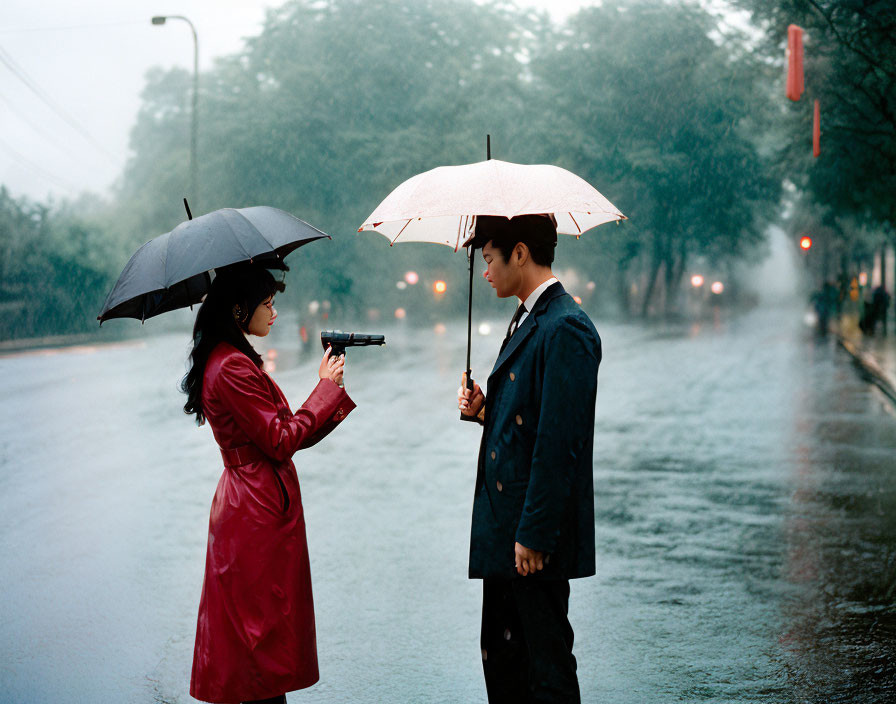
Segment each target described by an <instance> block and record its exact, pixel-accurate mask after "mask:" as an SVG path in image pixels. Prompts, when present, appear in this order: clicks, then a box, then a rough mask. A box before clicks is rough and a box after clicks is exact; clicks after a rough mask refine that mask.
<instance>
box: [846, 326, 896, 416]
mask: <svg viewBox="0 0 896 704" xmlns="http://www.w3.org/2000/svg"><path fill="white" fill-rule="evenodd" d="M837 342H838V343H840V346H841V347H842V348H843V349H845V350H846V351H847V352H848V353H849V355H850V356H851V357H852V360H853V362H854V363H855V365H856V366H857V367H859V369H861V370H862V372H863V375H864V376H865V377H867V378H868V380H869V381H870V382H871V383H873V384H874V385H875V386H877V387H878V388H879V389H880V390H881V391H883V392H884V394H886V396H887V397H888V398H889V399H890V401H891V402H892V403H893V404H894V405H896V379H894V378H893V377H892V376H891V375H890V374H889V373H888V372H887V371H885V370H884V369H883V368H882V367H881V366H880V365H879V364H878V363H877V360H876V359H875V358H874V355H872V354H870V353H868V352H866V351H865V350H863V349H862V348H861V346H860V345H857V344H855V343H854V342H852V341H850V340H848V339H847V338H846V337H844V336H843V335H841V334H839V333H837Z"/></svg>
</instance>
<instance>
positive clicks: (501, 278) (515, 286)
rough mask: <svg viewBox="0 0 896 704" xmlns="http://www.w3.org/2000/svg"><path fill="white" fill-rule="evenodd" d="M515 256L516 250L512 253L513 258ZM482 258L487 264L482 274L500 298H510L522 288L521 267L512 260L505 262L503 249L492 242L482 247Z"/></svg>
mask: <svg viewBox="0 0 896 704" xmlns="http://www.w3.org/2000/svg"><path fill="white" fill-rule="evenodd" d="M514 257H516V250H514V251H513V252H511V254H510V258H511V260H513V259H514ZM482 258H483V259H484V260H485V263H486V265H487V268H486V270H485V271H484V272H483V273H482V275H483V276H484V277H485V280H486V281H488V282H489V283H490V284H491V285H492V288H493V289H495V293H497V294H498V298H508V297H510V296H513V295H515V294H516V292H517V291H518V290H519V288H520V284H521V280H522V272H521V270H520V267H518V266H514V265H513V262H512V261H511V262H510V263H508V262H505V261H504V256H503V255H502V254H501V250H500V249H498V248H497V247H492V243H491V242H489V243H488V244H486V245H485V246H484V247H483V248H482Z"/></svg>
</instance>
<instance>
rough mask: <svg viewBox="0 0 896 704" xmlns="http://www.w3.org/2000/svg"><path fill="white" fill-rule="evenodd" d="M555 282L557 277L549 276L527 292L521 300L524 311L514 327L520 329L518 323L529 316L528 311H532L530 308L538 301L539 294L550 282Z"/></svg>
mask: <svg viewBox="0 0 896 704" xmlns="http://www.w3.org/2000/svg"><path fill="white" fill-rule="evenodd" d="M555 283H557V277H556V276H552V277H551V278H549V279H548V280H547V281H545V282H544V283H542V284H539V285H538V286H537V287H536V288H535V290H534V291H533V292H532V293H530V294H529V297H528V298H527V299H526V300H525V301H523V305H525V306H526V312H525V313H523V314H522V315H521V316H520V320H519V322H518V323H517V324H516V329H517V330H519V329H520V325H522V324H523V321H524V320H525V319H526V318H528V317H529V313H530V312H531V311H532V309H533V308H534V307H535V304H536V303H538V299H539V298H541V294H543V293H544V292H545V291H546V290H547V288H548V287H549V286H550V285H551V284H555Z"/></svg>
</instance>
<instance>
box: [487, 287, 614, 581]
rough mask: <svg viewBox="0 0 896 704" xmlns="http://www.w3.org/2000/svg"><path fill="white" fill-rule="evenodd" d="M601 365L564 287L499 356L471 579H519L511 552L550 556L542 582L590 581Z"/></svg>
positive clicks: (548, 293) (547, 294) (590, 333)
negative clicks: (522, 549)
mask: <svg viewBox="0 0 896 704" xmlns="http://www.w3.org/2000/svg"><path fill="white" fill-rule="evenodd" d="M600 360H601V342H600V337H599V336H598V334H597V330H595V328H594V325H593V324H592V323H591V320H590V319H589V318H588V316H587V315H586V314H585V312H584V311H583V310H582V309H581V308H580V307H579V306H578V304H576V302H575V301H574V300H573V299H572V297H571V296H570V295H569V294H568V293H566V291H565V290H564V289H563V286H562V285H561V284H560V283H559V282H558V283H555V284H553V285H551V286H550V287H548V288H547V289H546V290H545V291H544V293H542V295H541V296H540V297H539V298H538V300H537V302H536V303H535V306H534V308H533V310H532V311H531V313H530V314H529V315H528V316H527V317H526V319H525V320H524V321H523V322H522V324H521V325H520V326H519V328H518V329H517V331H516V332H515V333H514V335H513V336H512V337H511V338H510V341H509V342H508V343H507V345H506V347H505V348H504V349H503V350H502V351H501V354H500V355H499V356H498V359H497V361H496V362H495V366H494V369H492V373H491V375H490V376H489V378H488V385H487V391H486V403H485V417H484V427H483V432H482V444H481V446H480V449H479V462H478V469H477V475H476V490H475V496H474V500H473V525H472V531H471V541H470V577H471V578H484V577H489V578H491V577H503V578H515V577H517V576H518V575H517V572H516V570H515V568H514V543H515V542H518V543H520V544H521V545H523V546H525V547H527V548H530V549H532V550H539V551H543V552H545V553H547V555H548V559H547V561H546V564H545V568H544V570H543V571H541V572H538V573H536V574H535V576H534V578H536V579H551V578H553V579H572V578H576V577H587V576H590V575H593V574H594V571H595V569H594V568H595V566H594V480H593V476H592V452H593V437H594V408H595V401H596V395H597V370H598V366H599V365H600ZM531 578H533V577H531V576H530V577H527V579H531Z"/></svg>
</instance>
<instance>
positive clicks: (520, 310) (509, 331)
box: [501, 303, 526, 350]
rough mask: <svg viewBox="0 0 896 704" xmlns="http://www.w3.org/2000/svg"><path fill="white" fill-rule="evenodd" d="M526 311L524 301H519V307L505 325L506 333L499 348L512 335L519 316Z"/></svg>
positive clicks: (517, 324)
mask: <svg viewBox="0 0 896 704" xmlns="http://www.w3.org/2000/svg"><path fill="white" fill-rule="evenodd" d="M525 312H526V305H525V304H524V303H520V307H519V308H517V309H516V313H514V314H513V317H512V318H511V319H510V325H508V326H507V334H506V335H505V336H504V342H502V343H501V349H502V350H503V349H504V347H505V346H506V345H507V343H508V341H509V340H510V338H511V337H512V336H513V333H515V332H516V329H517V328H518V327H519V325H520V318H522V317H523V313H525Z"/></svg>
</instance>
